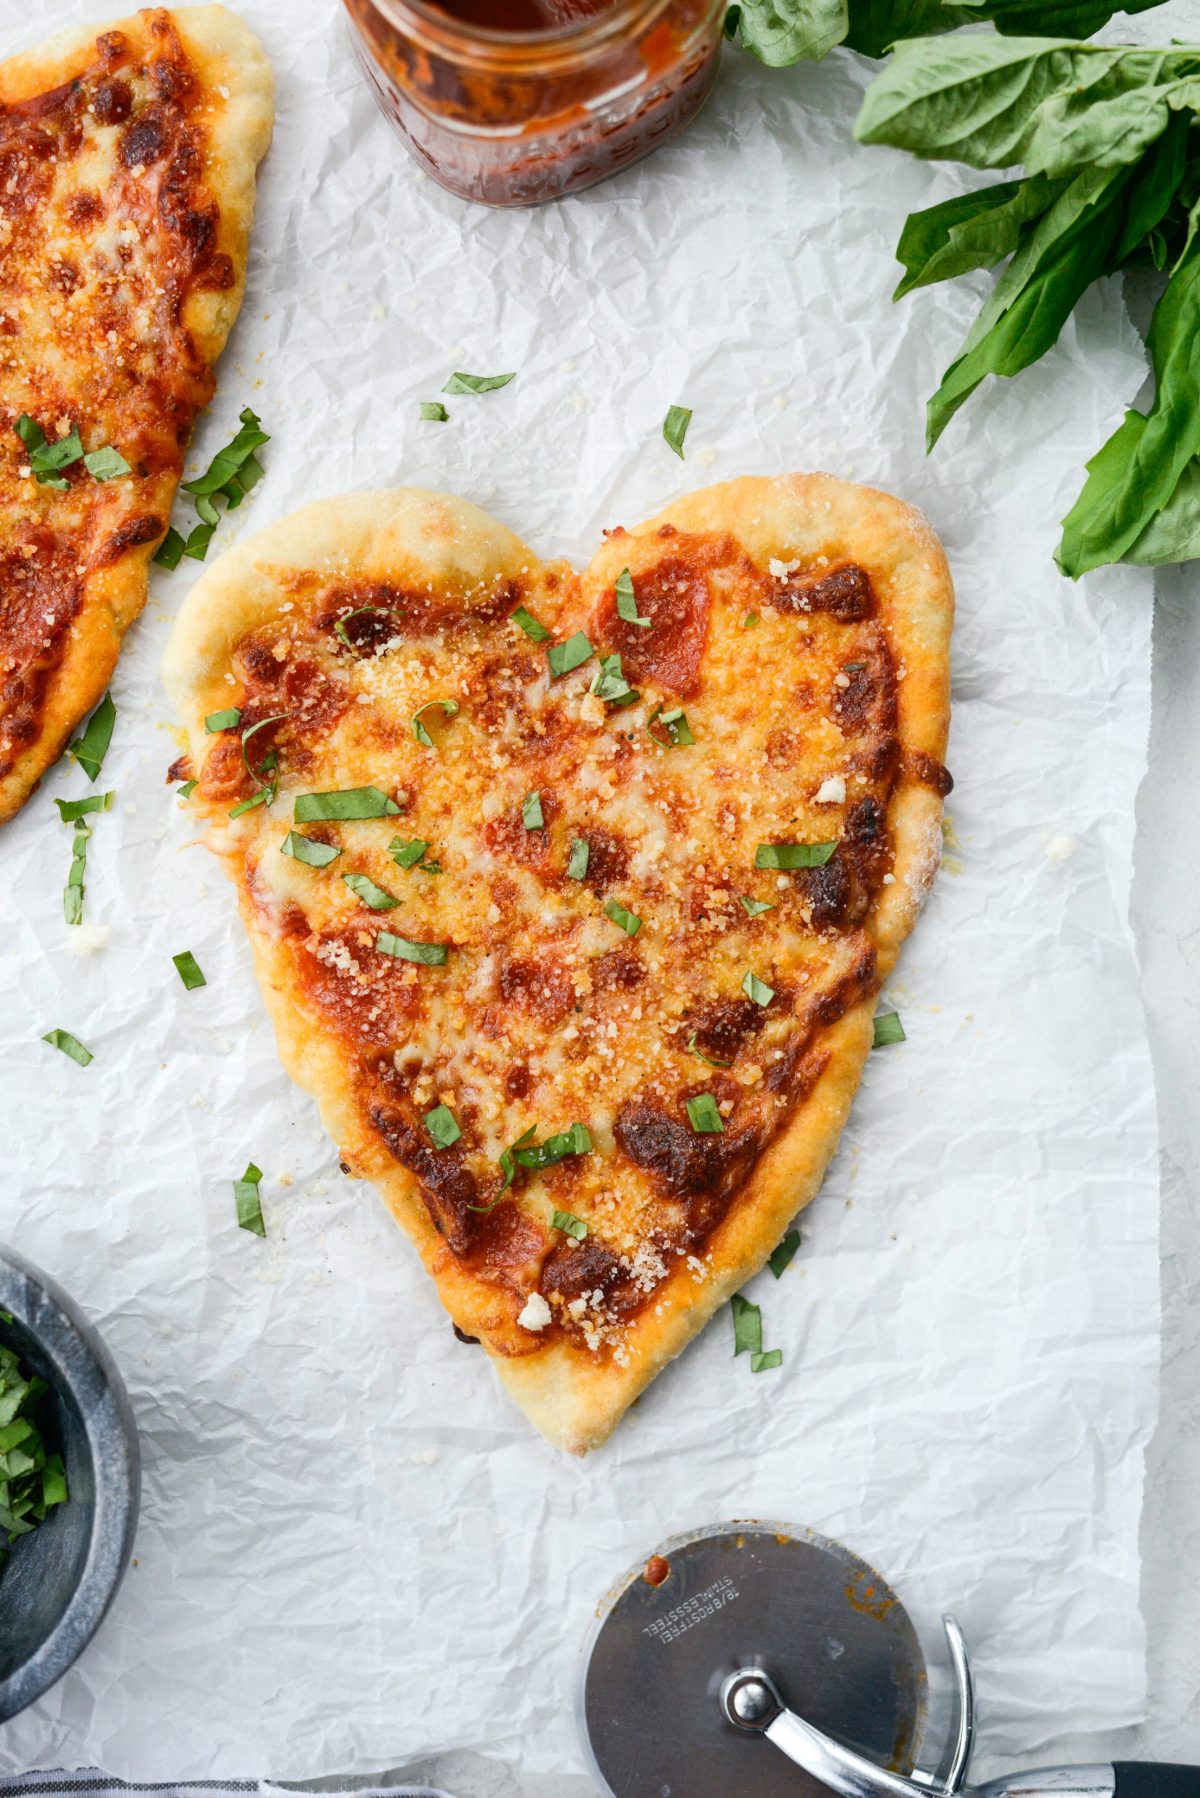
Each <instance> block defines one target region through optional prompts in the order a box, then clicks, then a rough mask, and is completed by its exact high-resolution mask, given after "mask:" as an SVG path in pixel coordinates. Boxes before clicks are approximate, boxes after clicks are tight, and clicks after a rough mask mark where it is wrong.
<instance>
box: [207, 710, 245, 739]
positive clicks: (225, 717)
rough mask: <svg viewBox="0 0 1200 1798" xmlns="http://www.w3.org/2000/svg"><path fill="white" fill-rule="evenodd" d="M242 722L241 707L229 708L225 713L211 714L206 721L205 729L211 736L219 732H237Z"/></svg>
mask: <svg viewBox="0 0 1200 1798" xmlns="http://www.w3.org/2000/svg"><path fill="white" fill-rule="evenodd" d="M241 722H242V709H241V707H240V706H236V705H231V706H228V707H227V708H226V709H225V711H223V712H210V713H209V714H208V717H207V718H206V719H205V720H204V728H205V730H206V731H207V732H208V734H209V735H210V736H213V735H214V734H215V733H216V732H217V731H219V730H236V729H237V727H238V725H239V724H240V723H241Z"/></svg>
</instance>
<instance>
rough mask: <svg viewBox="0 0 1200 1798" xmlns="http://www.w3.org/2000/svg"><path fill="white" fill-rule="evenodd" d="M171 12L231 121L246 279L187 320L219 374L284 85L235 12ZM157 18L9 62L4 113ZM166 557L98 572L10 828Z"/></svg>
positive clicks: (233, 199)
mask: <svg viewBox="0 0 1200 1798" xmlns="http://www.w3.org/2000/svg"><path fill="white" fill-rule="evenodd" d="M166 10H167V11H168V12H169V16H170V19H171V21H172V23H173V24H174V26H175V28H176V30H177V31H178V33H179V36H180V39H181V41H182V43H183V46H184V48H185V50H186V52H187V55H188V57H189V60H190V61H191V64H192V66H193V68H194V70H195V72H196V74H197V76H198V77H199V79H200V81H201V82H202V84H203V85H204V87H205V88H206V90H207V92H208V94H209V96H210V97H211V99H212V101H213V103H214V104H215V105H216V106H217V107H218V108H219V109H220V112H221V115H222V116H221V117H220V118H219V119H218V121H217V123H216V124H215V126H214V129H213V131H212V133H211V135H210V136H209V139H208V143H207V152H208V153H207V156H206V160H205V169H204V174H205V180H206V182H207V184H208V185H209V187H210V188H211V189H212V192H213V195H214V197H215V199H216V201H217V203H218V205H219V207H220V219H219V224H218V235H217V247H218V249H219V250H220V251H221V252H223V253H224V254H226V255H227V256H228V257H229V258H230V261H231V263H232V267H233V275H234V278H233V282H232V284H231V285H230V286H229V287H228V288H225V289H224V290H222V291H220V292H218V291H215V290H211V289H204V290H201V289H195V288H193V289H192V291H191V292H190V293H189V294H188V296H187V299H186V301H185V304H184V308H183V322H184V324H185V326H186V328H187V329H188V331H189V332H190V333H191V335H192V337H193V340H194V342H195V344H196V347H197V349H198V350H199V351H200V353H201V356H202V357H203V359H204V361H205V362H207V363H208V364H209V365H210V366H211V364H212V363H214V362H215V361H216V359H217V357H218V356H219V355H220V353H221V351H222V349H223V348H224V346H225V341H226V339H227V337H228V335H229V332H230V329H231V328H232V326H233V322H234V320H235V319H236V318H237V315H238V312H239V311H240V309H241V304H242V296H243V293H244V291H245V284H246V263H247V255H248V251H249V241H250V229H251V225H252V223H253V219H254V200H255V174H256V171H257V168H258V164H259V162H260V161H261V160H262V158H263V156H264V155H265V154H266V150H267V146H268V144H269V143H270V141H271V129H272V124H273V120H274V104H273V79H272V75H271V66H270V64H269V62H268V61H267V58H266V54H265V52H264V51H263V48H262V46H261V44H260V43H259V41H258V39H257V38H256V37H255V36H254V34H253V32H251V31H250V30H249V28H248V27H247V26H246V25H244V24H243V23H242V21H241V20H240V19H239V18H238V17H237V15H236V14H235V13H232V12H230V11H229V9H228V8H227V7H225V6H220V5H210V6H185V7H179V8H175V9H166ZM146 17H147V15H146V14H141V13H139V14H134V15H131V16H127V17H125V18H123V19H114V20H110V21H108V22H107V23H96V24H89V25H86V26H80V27H76V28H74V29H72V30H69V31H65V32H62V33H60V34H59V35H58V36H57V37H54V38H52V39H50V40H49V41H48V42H46V43H44V44H40V45H38V46H36V47H35V48H34V49H31V50H27V51H25V52H23V53H22V54H20V55H18V56H14V57H11V58H9V59H8V60H7V61H6V62H4V63H0V104H3V105H12V104H14V103H16V102H18V101H20V100H24V99H29V98H33V97H35V96H37V95H40V94H43V93H46V92H48V91H50V90H52V89H54V88H56V87H58V86H60V85H62V84H63V83H65V82H68V81H70V80H71V79H72V78H74V77H75V76H77V75H78V74H80V73H81V72H82V71H83V70H85V69H86V68H88V67H89V66H90V65H91V64H92V63H93V62H94V61H95V57H96V39H97V37H99V36H100V35H101V34H103V33H104V32H109V31H121V32H124V33H125V34H126V35H127V36H129V37H130V38H131V39H136V38H138V37H140V36H142V35H144V32H145V19H146ZM221 90H224V92H222V91H221ZM226 95H227V96H228V97H227V98H226V97H225V96H226ZM177 485H178V479H177V478H169V477H166V476H163V477H161V478H160V480H159V481H158V482H157V483H156V490H155V491H154V493H153V494H152V495H151V494H149V493H146V492H143V493H141V494H140V495H139V496H138V503H137V506H136V509H137V510H144V509H145V507H146V505H147V504H149V503H150V502H151V500H152V501H153V504H154V506H155V509H156V510H157V511H158V512H159V513H160V514H161V516H162V517H163V518H166V517H169V515H170V511H171V506H172V503H173V501H174V497H175V492H176V488H177ZM156 548H157V543H156V542H149V543H144V544H137V545H134V546H132V547H130V548H128V549H126V550H125V551H124V552H123V553H122V554H121V555H120V556H119V557H118V559H117V560H116V561H115V562H112V563H111V564H109V565H108V566H106V567H102V568H98V569H95V570H93V571H92V573H91V574H90V575H89V577H88V580H87V582H86V586H85V591H84V595H83V601H82V604H81V606H80V608H79V611H78V613H77V615H76V618H75V622H74V627H73V629H72V631H71V633H70V635H69V637H68V640H67V644H66V647H65V649H64V651H63V654H62V658H61V660H60V661H59V663H58V665H57V667H56V669H55V671H54V673H53V675H52V677H51V678H50V680H49V682H48V684H47V688H46V694H45V699H44V703H43V705H42V709H41V713H40V718H41V729H40V731H39V734H38V736H37V738H36V739H35V741H34V742H33V743H31V744H30V745H29V746H28V748H27V749H25V750H24V751H23V752H22V753H21V754H20V755H19V756H18V757H17V759H16V761H15V764H14V766H13V767H12V769H11V770H10V771H9V773H8V774H7V775H5V776H3V777H0V823H3V822H4V821H5V820H7V819H8V818H11V817H13V816H14V814H15V813H16V812H18V811H19V810H20V809H21V807H22V806H23V805H24V803H25V801H26V800H27V799H28V798H29V796H30V794H31V793H32V791H33V789H34V788H35V787H36V785H37V783H38V781H39V780H40V779H41V777H42V775H43V774H44V773H45V772H46V769H47V768H49V767H51V766H52V765H53V764H54V763H55V762H56V761H57V760H58V758H59V756H60V755H61V754H62V752H63V749H64V748H65V747H66V744H67V740H68V738H69V737H70V736H71V733H72V732H73V731H74V729H75V727H76V725H77V724H79V722H80V721H81V720H82V719H83V718H85V717H86V716H87V714H88V713H89V712H90V711H91V710H92V708H93V706H95V705H96V704H97V703H98V702H99V701H100V699H101V698H102V697H103V695H104V693H105V690H106V688H107V687H108V684H109V681H110V679H111V677H112V673H113V670H114V668H115V667H116V663H117V657H118V655H119V653H120V648H121V642H122V639H123V638H124V636H125V633H126V631H127V630H128V629H129V627H130V625H131V624H133V622H134V620H135V619H136V618H137V617H138V615H139V614H140V612H141V611H142V609H143V607H144V606H145V603H146V596H147V592H148V582H149V569H150V561H151V558H152V556H153V554H154V552H155V549H156Z"/></svg>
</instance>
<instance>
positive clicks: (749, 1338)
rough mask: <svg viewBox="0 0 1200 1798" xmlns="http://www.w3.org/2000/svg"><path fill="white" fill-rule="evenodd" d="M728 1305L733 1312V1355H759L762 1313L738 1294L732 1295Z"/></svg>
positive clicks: (760, 1349)
mask: <svg viewBox="0 0 1200 1798" xmlns="http://www.w3.org/2000/svg"><path fill="white" fill-rule="evenodd" d="M729 1305H730V1309H731V1310H732V1312H733V1352H734V1355H735V1356H737V1355H744V1354H751V1355H759V1354H761V1353H762V1312H761V1311H760V1310H759V1308H758V1306H757V1305H752V1304H751V1303H750V1300H749V1299H744V1298H743V1297H742V1295H741V1293H740V1292H735V1293H734V1295H733V1297H732V1298H731V1299H730V1301H729Z"/></svg>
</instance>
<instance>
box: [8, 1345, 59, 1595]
mask: <svg viewBox="0 0 1200 1798" xmlns="http://www.w3.org/2000/svg"><path fill="white" fill-rule="evenodd" d="M12 1321H13V1319H12V1314H11V1313H10V1312H8V1311H0V1323H6V1324H11V1323H12ZM49 1393H50V1387H49V1385H48V1384H47V1382H46V1381H45V1380H43V1379H41V1378H39V1376H38V1375H37V1374H27V1373H26V1372H25V1369H24V1368H23V1366H22V1364H21V1361H20V1359H19V1358H18V1355H17V1352H16V1350H15V1349H13V1348H6V1347H4V1346H3V1345H0V1566H2V1565H3V1562H4V1561H5V1559H6V1557H7V1553H8V1550H7V1548H6V1547H5V1546H4V1545H5V1543H6V1542H7V1543H8V1544H9V1545H11V1543H12V1542H13V1540H14V1539H15V1538H16V1537H17V1536H24V1535H28V1533H29V1532H30V1531H31V1530H32V1529H34V1528H36V1526H37V1525H38V1524H39V1523H41V1522H42V1521H43V1519H44V1518H45V1516H46V1513H47V1511H48V1510H50V1509H52V1508H53V1507H54V1506H55V1505H60V1504H63V1503H65V1502H66V1498H67V1481H66V1474H65V1472H64V1469H63V1463H62V1457H61V1455H50V1454H47V1452H46V1444H45V1440H44V1438H43V1435H42V1430H41V1423H42V1420H43V1414H44V1412H45V1411H46V1410H47V1409H48V1408H49V1407H48V1404H47V1400H48V1397H49Z"/></svg>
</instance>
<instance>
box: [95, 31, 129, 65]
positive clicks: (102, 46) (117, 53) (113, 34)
mask: <svg viewBox="0 0 1200 1798" xmlns="http://www.w3.org/2000/svg"><path fill="white" fill-rule="evenodd" d="M128 48H129V44H128V40H127V39H126V36H125V33H124V32H123V31H102V32H101V33H100V36H99V37H98V38H97V39H96V54H97V56H98V57H99V58H100V61H101V62H120V60H121V58H122V57H123V56H124V54H125V52H126V50H127V49H128Z"/></svg>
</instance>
